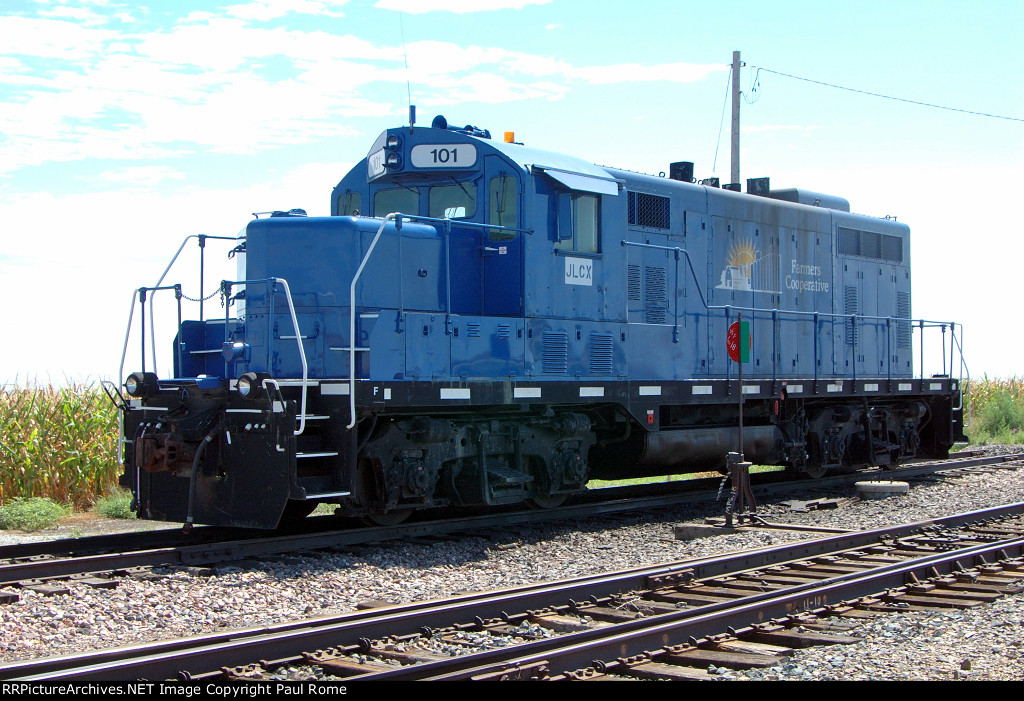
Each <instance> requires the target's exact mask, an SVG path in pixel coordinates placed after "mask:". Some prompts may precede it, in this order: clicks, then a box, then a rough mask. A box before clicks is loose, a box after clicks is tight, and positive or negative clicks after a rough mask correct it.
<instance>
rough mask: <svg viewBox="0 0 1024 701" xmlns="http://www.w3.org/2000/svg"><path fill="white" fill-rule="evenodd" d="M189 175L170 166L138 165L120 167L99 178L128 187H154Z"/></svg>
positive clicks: (104, 173) (146, 188)
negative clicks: (165, 181)
mask: <svg viewBox="0 0 1024 701" xmlns="http://www.w3.org/2000/svg"><path fill="white" fill-rule="evenodd" d="M186 177H187V176H186V175H185V173H184V172H182V171H180V170H176V169H174V168H171V167H170V166H138V167H132V168H119V169H117V170H108V171H105V172H103V173H100V174H99V176H98V179H99V180H101V181H104V182H108V183H114V184H118V185H127V186H128V187H127V188H122V191H124V190H126V189H145V190H149V189H152V188H153V186H155V185H158V184H160V183H161V182H163V181H164V180H184V179H185V178H186Z"/></svg>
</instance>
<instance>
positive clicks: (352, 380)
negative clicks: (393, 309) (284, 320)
mask: <svg viewBox="0 0 1024 701" xmlns="http://www.w3.org/2000/svg"><path fill="white" fill-rule="evenodd" d="M395 217H398V220H397V221H395ZM401 217H402V214H401V212H392V213H391V214H388V215H386V216H385V217H384V221H382V222H381V223H380V228H379V229H377V234H376V235H375V236H374V237H373V241H371V242H370V247H369V248H367V249H366V253H364V254H363V259H362V260H361V261H360V262H359V267H358V268H356V272H355V275H353V276H352V282H351V284H349V286H348V306H349V309H348V410H349V419H348V426H346V428H348V429H353V428H355V425H356V352H357V351H358V349H357V348H356V283H357V282H359V277H360V276H361V275H362V274H363V268H365V267H366V263H367V262H368V261H369V260H370V256H371V255H372V254H373V249H374V248H375V247H376V246H377V241H379V240H380V236H381V234H383V233H384V227H386V226H387V224H388V222H389V221H395V229H401V228H402V219H401ZM448 277H450V276H448ZM296 333H297V332H296Z"/></svg>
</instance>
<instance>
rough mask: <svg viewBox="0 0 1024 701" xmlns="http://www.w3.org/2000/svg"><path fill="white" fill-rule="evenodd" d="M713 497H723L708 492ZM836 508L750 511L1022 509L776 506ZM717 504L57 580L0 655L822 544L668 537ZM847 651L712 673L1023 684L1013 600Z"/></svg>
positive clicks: (932, 500)
mask: <svg viewBox="0 0 1024 701" xmlns="http://www.w3.org/2000/svg"><path fill="white" fill-rule="evenodd" d="M724 496H726V495H725V494H723V497H724ZM822 497H831V498H849V499H850V501H848V502H844V503H843V505H842V506H841V507H840V508H837V509H831V510H820V511H807V512H799V511H794V510H792V509H791V508H790V507H789V506H787V505H784V504H782V503H781V502H780V503H775V504H761V505H759V509H758V514H759V515H761V516H763V517H764V518H766V519H768V520H770V521H773V522H785V523H792V524H799V525H803V526H821V527H827V528H844V529H857V530H861V529H868V528H878V527H882V526H886V525H892V524H897V523H905V522H909V521H916V520H925V519H930V518H935V517H938V516H945V515H951V514H954V513H960V512H965V511H973V510H977V509H981V508H986V507H991V506H997V505H1000V504H1007V503H1012V502H1022V501H1024V469H1022V470H1019V471H1012V470H992V471H990V472H985V473H975V474H971V475H968V476H963V477H940V478H938V479H936V480H935V481H931V482H914V483H912V484H911V488H910V491H909V493H908V494H906V495H902V496H893V497H889V498H886V499H876V500H870V501H859V500H856V499H855V492H854V489H853V486H852V485H850V486H849V487H843V488H834V489H831V490H829V491H828V492H818V491H815V490H814V488H813V483H811V482H808V491H806V492H805V493H804V494H798V495H790V496H787V497H785V499H787V500H793V499H805V500H810V499H814V498H822ZM723 508H724V501H719V502H717V503H716V504H713V505H707V506H705V505H698V506H693V507H686V508H683V507H679V508H675V509H666V510H662V511H660V512H645V513H642V514H635V515H621V516H614V517H604V518H603V519H599V520H597V521H595V520H591V521H588V522H586V523H558V524H541V525H536V526H524V527H513V528H511V529H506V530H503V531H496V530H495V531H486V532H483V533H482V534H481V535H480V536H479V537H464V538H459V539H457V540H454V539H453V540H450V541H439V542H437V543H434V544H431V545H425V544H421V543H416V544H412V543H400V542H399V543H391V544H380V545H374V546H363V547H357V548H352V549H351V551H350V552H346V553H341V554H309V555H304V554H301V553H300V554H294V555H289V556H287V557H280V558H270V559H267V560H264V561H262V562H255V561H253V562H245V563H242V564H239V563H235V564H233V565H225V566H217V567H214V568H213V574H212V575H211V576H197V575H196V574H192V573H188V572H183V571H179V572H171V573H170V574H168V575H167V576H166V577H164V578H162V579H157V580H154V581H144V580H135V579H126V580H124V581H122V583H121V584H120V585H119V586H118V587H117V588H114V589H93V588H91V587H89V586H86V585H83V584H76V583H70V584H69V585H68V586H69V589H70V594H68V595H59V596H43V595H41V594H37V593H34V592H31V591H21V592H20V595H21V600H20V601H18V602H15V603H11V604H5V605H0V661H15V660H25V659H32V658H38V657H49V656H53V655H66V654H70V653H75V652H82V651H87V650H93V649H99V648H106V647H116V646H121V645H129V644H137V643H142V642H149V641H155V640H164V639H171V638H176V637H182V636H192V635H198V634H202V633H209V632H219V631H224V630H226V629H231V628H246V627H252V626H258V625H266V624H271V623H279V622H283V621H289V620H295V619H300V618H310V617H317V616H324V615H331V614H336V613H340V612H344V611H352V610H354V609H355V608H356V606H357V605H358V604H359V603H361V602H366V601H370V600H382V601H387V602H392V603H405V602H412V601H422V600H427V599H435V598H443V597H448V596H451V595H453V594H456V593H463V592H469V591H484V590H489V589H497V588H504V587H510V586H515V585H520V584H528V583H534V582H539V581H546V580H554V579H565V578H570V577H576V576H580V575H585V574H595V573H600V572H609V571H613V570H619V569H625V568H631V567H636V566H640V565H650V564H656V563H661V562H667V561H675V560H682V559H688V558H697V557H705V556H710V555H717V554H721V553H724V552H727V551H736V550H742V549H749V548H758V547H764V546H768V545H774V544H780V543H784V542H789V541H793V540H798V539H805V538H812V537H818V536H820V535H821V534H815V533H800V532H795V531H785V530H749V531H746V530H745V531H741V532H738V533H734V534H727V535H717V536H711V537H706V538H699V539H695V540H691V541H681V540H676V539H675V538H674V537H673V527H674V526H676V525H678V524H680V523H685V522H693V523H702V522H703V520H704V519H705V518H707V517H708V516H717V515H721V514H722V510H723ZM851 635H854V636H856V637H859V638H862V641H861V642H858V643H856V644H853V645H844V646H828V647H818V648H811V649H807V650H800V651H797V652H796V653H795V654H794V655H793V656H792V657H790V658H788V659H787V660H786V661H785V663H784V664H781V665H778V666H776V667H771V668H767V669H761V670H756V671H731V670H725V669H716V670H713V671H714V672H715V674H716V677H717V678H719V679H722V680H726V679H802V680H854V679H890V680H914V679H922V680H924V679H932V680H954V679H965V680H971V679H985V680H1017V679H1024V595H1022V594H1016V595H1010V596H1005V597H1003V598H1002V599H1000V600H998V601H997V602H995V603H993V604H989V605H984V606H979V607H977V608H974V609H969V610H950V611H943V612H921V613H911V612H907V613H899V614H890V615H884V616H878V617H876V618H873V619H871V620H869V621H868V622H867V623H866V624H865V625H863V626H861V627H860V628H857V629H855V630H854V631H852V632H851Z"/></svg>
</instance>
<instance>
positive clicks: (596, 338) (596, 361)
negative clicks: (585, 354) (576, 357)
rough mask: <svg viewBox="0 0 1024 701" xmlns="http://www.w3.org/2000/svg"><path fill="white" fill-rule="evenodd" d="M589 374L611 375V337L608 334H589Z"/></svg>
mask: <svg viewBox="0 0 1024 701" xmlns="http://www.w3.org/2000/svg"><path fill="white" fill-rule="evenodd" d="M590 374H591V375H611V374H612V335H611V334H610V333H592V334H590Z"/></svg>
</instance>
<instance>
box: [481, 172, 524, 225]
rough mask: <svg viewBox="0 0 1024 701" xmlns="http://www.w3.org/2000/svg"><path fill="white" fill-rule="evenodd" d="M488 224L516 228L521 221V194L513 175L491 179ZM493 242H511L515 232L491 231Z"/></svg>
mask: <svg viewBox="0 0 1024 701" xmlns="http://www.w3.org/2000/svg"><path fill="white" fill-rule="evenodd" d="M487 208H488V214H487V223H488V224H496V225H498V226H507V227H509V228H515V227H516V226H518V223H519V222H518V220H519V192H518V187H517V183H516V178H515V176H513V175H499V176H498V177H496V178H491V181H490V183H489V184H488V187H487ZM489 235H490V239H491V241H511V240H512V239H514V238H515V237H516V232H514V231H502V230H500V229H491V230H490V234H489Z"/></svg>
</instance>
